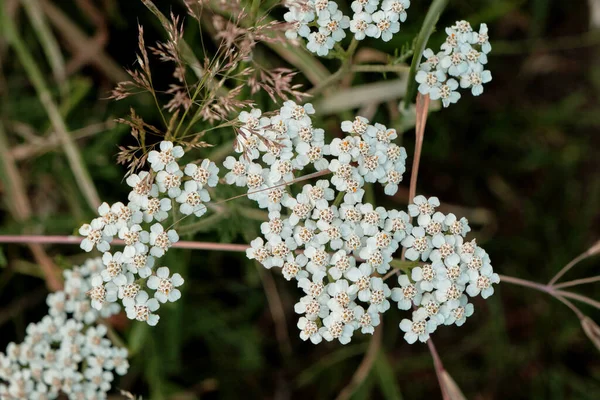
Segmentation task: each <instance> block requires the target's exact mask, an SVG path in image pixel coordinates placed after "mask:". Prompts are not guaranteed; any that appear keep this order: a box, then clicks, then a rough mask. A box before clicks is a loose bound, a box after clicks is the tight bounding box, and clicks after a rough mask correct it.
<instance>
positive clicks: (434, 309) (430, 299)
mask: <svg viewBox="0 0 600 400" xmlns="http://www.w3.org/2000/svg"><path fill="white" fill-rule="evenodd" d="M459 297H460V296H459ZM443 302H445V300H439V299H438V298H437V297H434V296H433V295H432V294H431V293H425V295H423V298H422V299H421V306H420V307H419V308H418V309H417V311H415V312H414V313H413V319H414V320H425V319H427V318H429V320H430V321H433V322H434V323H435V324H436V326H437V325H441V324H443V323H444V320H445V318H446V316H445V315H444V314H443V311H445V310H444V309H442V308H441V307H440V306H441V304H442V303H443ZM456 303H457V304H458V302H456ZM446 304H448V305H449V306H452V304H453V301H451V302H449V303H446Z"/></svg>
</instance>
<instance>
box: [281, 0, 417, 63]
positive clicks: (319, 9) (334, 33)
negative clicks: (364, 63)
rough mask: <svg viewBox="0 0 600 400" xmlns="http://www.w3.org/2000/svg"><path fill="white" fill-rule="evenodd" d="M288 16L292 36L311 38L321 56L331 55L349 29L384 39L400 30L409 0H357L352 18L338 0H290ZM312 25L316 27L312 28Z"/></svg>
mask: <svg viewBox="0 0 600 400" xmlns="http://www.w3.org/2000/svg"><path fill="white" fill-rule="evenodd" d="M285 4H286V6H287V8H288V10H289V11H288V12H287V13H285V15H284V19H285V20H286V21H287V22H288V23H289V24H290V26H291V27H290V29H289V30H287V31H286V36H287V38H288V39H296V38H298V36H300V37H303V38H305V39H307V40H308V43H307V45H306V47H307V48H308V50H310V51H311V52H313V53H316V54H317V55H319V56H325V55H327V54H328V53H329V52H330V51H331V50H332V49H333V48H334V46H335V45H336V43H338V42H341V41H342V39H344V38H345V37H346V31H347V30H348V29H349V30H350V32H351V33H352V34H353V35H354V38H355V39H356V40H363V39H365V38H366V37H372V38H375V39H379V38H381V39H382V40H383V41H384V42H387V41H389V40H391V39H392V37H393V36H394V34H396V33H398V32H399V31H400V23H401V22H404V21H406V10H407V9H408V8H409V7H410V1H409V0H383V1H380V0H355V1H353V2H352V4H351V8H352V11H353V14H352V18H350V17H349V16H347V15H344V14H343V13H342V11H341V10H339V8H338V4H337V3H336V2H335V1H330V0H308V1H307V0H288V1H286V3H285ZM311 28H314V30H313V29H311Z"/></svg>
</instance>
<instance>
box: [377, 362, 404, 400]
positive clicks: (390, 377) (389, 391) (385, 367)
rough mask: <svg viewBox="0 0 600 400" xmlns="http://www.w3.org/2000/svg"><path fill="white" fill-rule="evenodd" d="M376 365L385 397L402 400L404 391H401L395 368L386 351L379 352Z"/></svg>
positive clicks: (390, 399) (391, 399)
mask: <svg viewBox="0 0 600 400" xmlns="http://www.w3.org/2000/svg"><path fill="white" fill-rule="evenodd" d="M374 367H375V371H374V372H375V375H377V380H378V381H379V387H380V388H381V391H382V392H383V395H384V397H385V398H386V399H388V400H402V393H401V392H400V387H399V386H398V382H397V379H396V377H395V374H394V370H393V369H392V366H391V365H390V362H389V361H388V359H387V357H386V355H385V353H384V352H382V351H380V352H379V355H378V356H377V359H376V360H375V365H374Z"/></svg>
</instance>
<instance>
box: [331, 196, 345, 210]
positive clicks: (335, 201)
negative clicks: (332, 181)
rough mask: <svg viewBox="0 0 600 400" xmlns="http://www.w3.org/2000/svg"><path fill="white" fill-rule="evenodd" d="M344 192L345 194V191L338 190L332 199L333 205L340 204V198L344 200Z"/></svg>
mask: <svg viewBox="0 0 600 400" xmlns="http://www.w3.org/2000/svg"><path fill="white" fill-rule="evenodd" d="M345 194H346V193H345V192H339V193H338V195H337V196H336V198H335V200H334V201H333V205H334V206H336V207H337V206H339V205H340V204H342V200H344V195H345Z"/></svg>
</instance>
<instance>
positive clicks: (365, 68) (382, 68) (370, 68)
mask: <svg viewBox="0 0 600 400" xmlns="http://www.w3.org/2000/svg"><path fill="white" fill-rule="evenodd" d="M350 70H351V71H352V72H381V73H386V72H395V73H397V74H405V73H407V72H408V71H409V70H410V67H409V66H408V65H403V64H398V65H389V64H387V65H386V64H383V65H364V64H362V65H361V64H359V65H353V66H352V67H351V68H350Z"/></svg>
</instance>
